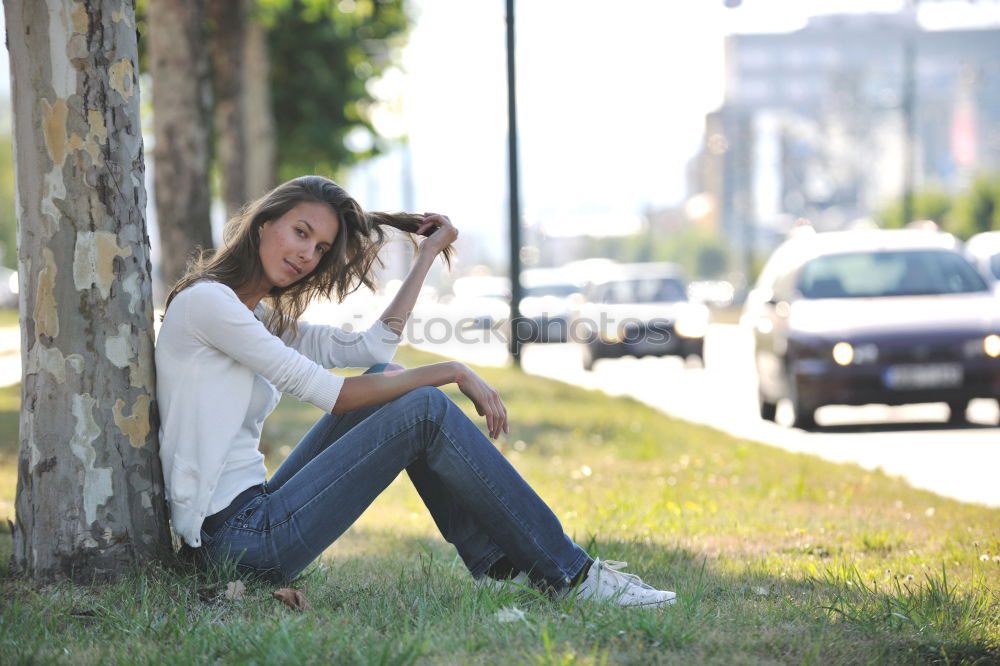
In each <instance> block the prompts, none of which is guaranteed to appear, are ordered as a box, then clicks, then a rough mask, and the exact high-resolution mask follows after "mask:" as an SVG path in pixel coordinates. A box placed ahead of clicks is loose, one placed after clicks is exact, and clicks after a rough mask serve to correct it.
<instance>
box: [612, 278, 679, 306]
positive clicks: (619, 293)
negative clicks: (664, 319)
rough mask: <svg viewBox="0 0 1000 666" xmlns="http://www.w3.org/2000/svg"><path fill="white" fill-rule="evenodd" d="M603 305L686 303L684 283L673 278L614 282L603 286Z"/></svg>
mask: <svg viewBox="0 0 1000 666" xmlns="http://www.w3.org/2000/svg"><path fill="white" fill-rule="evenodd" d="M600 300H601V301H603V302H604V303H672V302H675V301H686V300H687V292H686V291H685V289H684V283H683V282H681V281H680V280H677V279H674V278H637V279H631V280H616V281H614V282H609V283H607V284H605V285H604V289H603V293H602V296H601V298H600Z"/></svg>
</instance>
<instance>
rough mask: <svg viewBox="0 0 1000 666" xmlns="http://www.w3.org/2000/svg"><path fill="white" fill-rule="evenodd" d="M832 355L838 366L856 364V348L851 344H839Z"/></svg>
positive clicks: (835, 346) (834, 347)
mask: <svg viewBox="0 0 1000 666" xmlns="http://www.w3.org/2000/svg"><path fill="white" fill-rule="evenodd" d="M832 354H833V360H834V362H835V363H836V364H837V365H850V364H851V363H853V362H854V347H853V346H852V345H851V343H850V342H838V343H837V344H835V345H834V346H833V352H832Z"/></svg>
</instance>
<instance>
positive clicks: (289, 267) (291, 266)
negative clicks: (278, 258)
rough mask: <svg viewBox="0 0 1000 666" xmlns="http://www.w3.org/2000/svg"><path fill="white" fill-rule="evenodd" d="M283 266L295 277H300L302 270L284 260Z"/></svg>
mask: <svg viewBox="0 0 1000 666" xmlns="http://www.w3.org/2000/svg"><path fill="white" fill-rule="evenodd" d="M285 265H286V266H288V270H290V271H291V272H293V273H295V274H296V275H302V269H301V268H299V267H298V266H296V265H295V264H293V263H292V262H290V261H288V260H287V259H286V260H285Z"/></svg>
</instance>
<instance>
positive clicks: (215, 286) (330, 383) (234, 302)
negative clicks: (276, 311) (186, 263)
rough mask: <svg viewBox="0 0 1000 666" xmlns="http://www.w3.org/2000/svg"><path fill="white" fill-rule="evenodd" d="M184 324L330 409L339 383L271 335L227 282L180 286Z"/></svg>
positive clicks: (303, 397) (281, 384)
mask: <svg viewBox="0 0 1000 666" xmlns="http://www.w3.org/2000/svg"><path fill="white" fill-rule="evenodd" d="M181 296H184V297H185V299H184V300H185V301H187V302H185V303H184V306H185V307H184V309H185V314H186V325H187V327H188V328H189V330H190V331H191V333H192V335H194V336H195V337H196V338H198V339H199V340H200V341H201V342H202V343H203V344H206V345H209V346H212V347H214V348H216V349H218V350H219V351H221V352H222V353H224V354H226V355H227V356H229V357H230V358H232V359H233V360H235V361H237V362H238V363H241V364H242V365H245V366H246V367H248V368H250V369H251V370H253V371H254V372H255V373H257V374H259V375H260V376H261V377H264V378H265V379H267V380H268V381H269V382H271V383H272V384H274V386H275V387H276V388H277V389H278V390H279V391H281V392H283V393H290V394H292V395H294V396H295V397H297V398H299V399H300V400H303V401H305V402H308V403H311V404H313V405H316V406H317V407H319V408H320V409H322V410H324V411H326V412H330V411H332V410H333V406H334V404H336V402H337V397H338V396H339V395H340V390H341V388H342V387H343V384H344V378H343V377H338V376H336V375H333V374H331V373H329V372H327V370H326V369H325V368H324V367H322V365H320V364H318V363H316V362H315V361H313V360H312V359H310V358H308V357H307V356H305V355H303V354H302V353H300V352H299V351H297V350H295V349H292V348H291V347H289V346H288V345H286V344H285V343H284V342H283V341H282V340H281V339H280V338H278V337H277V336H275V335H272V334H271V332H270V331H268V330H267V328H266V327H265V326H264V324H263V323H262V322H260V321H259V320H258V319H257V318H256V317H254V315H253V313H252V312H251V311H250V310H249V309H248V308H247V307H246V306H245V305H244V304H243V303H242V302H241V301H240V300H239V298H238V297H237V296H236V294H235V293H234V292H233V290H232V289H230V288H229V287H227V286H225V285H223V284H220V283H218V282H199V283H197V284H194V285H192V286H191V287H188V288H187V289H185V290H184V291H183V292H181V294H179V295H178V298H180V297H181Z"/></svg>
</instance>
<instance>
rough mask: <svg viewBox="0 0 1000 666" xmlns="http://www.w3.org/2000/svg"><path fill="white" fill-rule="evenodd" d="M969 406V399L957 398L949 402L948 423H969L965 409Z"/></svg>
mask: <svg viewBox="0 0 1000 666" xmlns="http://www.w3.org/2000/svg"><path fill="white" fill-rule="evenodd" d="M968 408H969V401H968V400H956V401H954V402H949V403H948V412H949V413H948V423H967V419H966V418H965V410H966V409H968Z"/></svg>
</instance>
